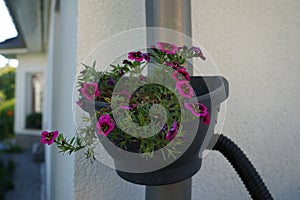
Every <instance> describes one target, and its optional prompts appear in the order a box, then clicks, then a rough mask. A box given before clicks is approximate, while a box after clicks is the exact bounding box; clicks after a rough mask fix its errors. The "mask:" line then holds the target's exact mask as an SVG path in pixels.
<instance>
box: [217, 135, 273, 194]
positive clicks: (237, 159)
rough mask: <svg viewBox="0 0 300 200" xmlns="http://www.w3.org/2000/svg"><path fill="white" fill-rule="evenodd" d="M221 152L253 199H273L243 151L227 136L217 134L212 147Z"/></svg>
mask: <svg viewBox="0 0 300 200" xmlns="http://www.w3.org/2000/svg"><path fill="white" fill-rule="evenodd" d="M213 150H217V151H219V152H220V153H222V154H223V155H224V156H225V157H226V158H227V160H228V161H229V162H230V163H231V165H232V166H233V168H234V169H235V170H236V172H237V173H238V175H239V176H240V178H241V179H242V181H243V183H244V185H245V186H246V188H247V190H248V192H249V194H250V196H251V197H252V199H253V200H273V197H272V195H271V194H270V192H269V190H268V188H267V186H266V185H265V184H264V182H263V180H262V178H261V177H260V176H259V174H258V173H257V171H256V169H255V167H254V166H253V165H252V163H251V162H250V160H249V159H248V158H247V156H246V155H245V154H244V153H243V151H242V150H241V149H240V148H239V147H238V146H237V145H236V144H235V143H234V142H233V141H231V140H230V139H229V138H227V137H226V136H224V135H219V138H218V141H217V143H216V144H215V146H214V147H213Z"/></svg>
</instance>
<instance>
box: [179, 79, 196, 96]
mask: <svg viewBox="0 0 300 200" xmlns="http://www.w3.org/2000/svg"><path fill="white" fill-rule="evenodd" d="M176 89H177V90H178V92H179V94H180V95H181V96H182V97H184V98H187V99H190V98H192V97H193V96H194V90H193V88H192V87H191V86H190V84H189V82H188V81H179V82H177V83H176Z"/></svg>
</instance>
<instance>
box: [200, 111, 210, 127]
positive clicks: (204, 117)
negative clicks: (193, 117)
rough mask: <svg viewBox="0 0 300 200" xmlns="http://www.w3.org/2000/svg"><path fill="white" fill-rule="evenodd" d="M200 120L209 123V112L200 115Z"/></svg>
mask: <svg viewBox="0 0 300 200" xmlns="http://www.w3.org/2000/svg"><path fill="white" fill-rule="evenodd" d="M200 120H201V121H202V123H203V124H209V123H210V115H209V113H208V112H207V113H206V114H205V115H204V116H201V117H200Z"/></svg>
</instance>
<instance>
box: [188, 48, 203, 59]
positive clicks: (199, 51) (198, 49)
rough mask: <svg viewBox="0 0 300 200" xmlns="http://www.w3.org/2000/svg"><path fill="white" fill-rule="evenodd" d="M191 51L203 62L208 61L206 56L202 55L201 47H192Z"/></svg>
mask: <svg viewBox="0 0 300 200" xmlns="http://www.w3.org/2000/svg"><path fill="white" fill-rule="evenodd" d="M191 51H192V53H193V54H194V55H195V56H198V57H200V58H201V59H202V60H206V57H205V56H204V54H203V53H202V51H201V49H200V48H199V47H192V48H191Z"/></svg>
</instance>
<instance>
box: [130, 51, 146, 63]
mask: <svg viewBox="0 0 300 200" xmlns="http://www.w3.org/2000/svg"><path fill="white" fill-rule="evenodd" d="M128 58H129V59H130V60H135V61H136V62H142V61H143V60H144V58H143V55H142V52H140V51H137V52H129V53H128Z"/></svg>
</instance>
